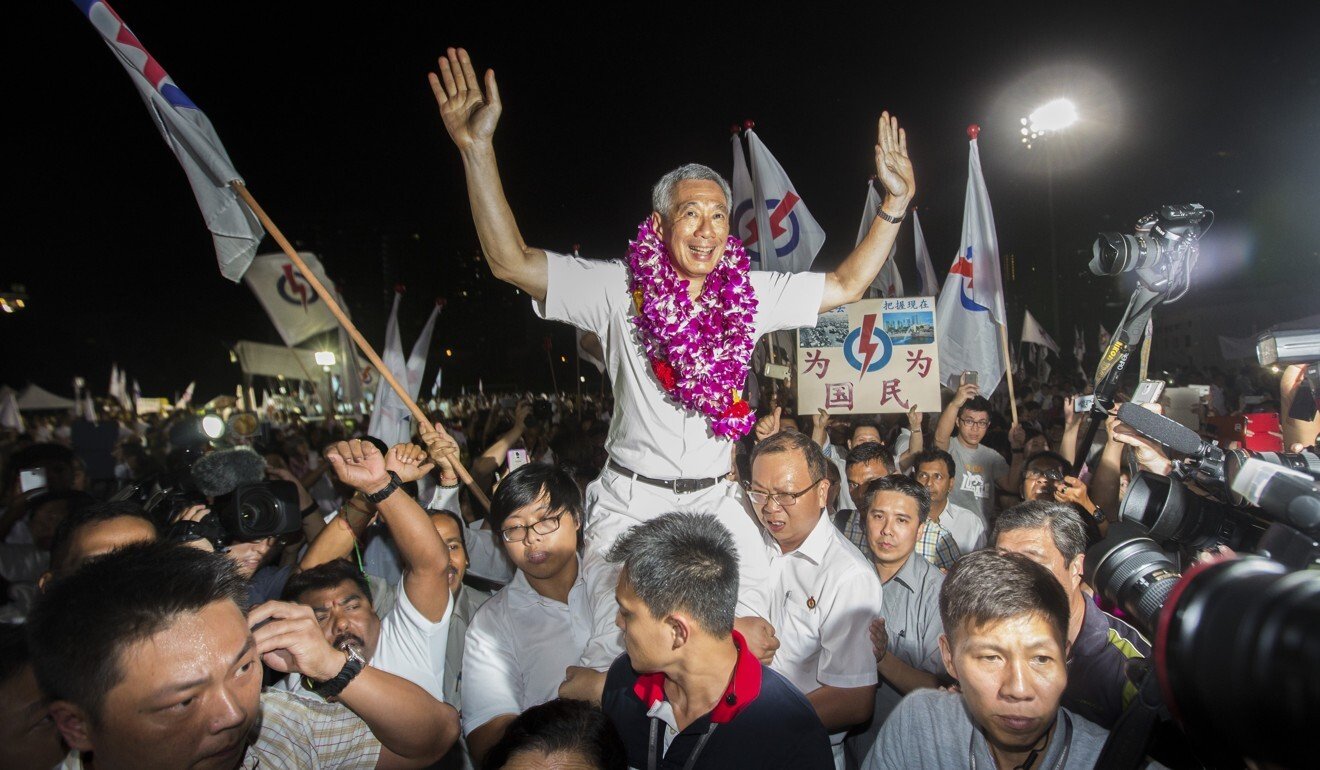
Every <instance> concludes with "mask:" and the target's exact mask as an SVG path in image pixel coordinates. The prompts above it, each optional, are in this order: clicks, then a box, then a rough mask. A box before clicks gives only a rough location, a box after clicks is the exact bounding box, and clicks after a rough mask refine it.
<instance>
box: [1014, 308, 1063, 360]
mask: <svg viewBox="0 0 1320 770" xmlns="http://www.w3.org/2000/svg"><path fill="white" fill-rule="evenodd" d="M1022 341H1023V342H1028V343H1031V344H1032V345H1040V346H1042V347H1046V348H1049V349H1050V350H1052V351H1054V355H1056V356H1057V355H1059V346H1058V344H1057V343H1055V341H1054V338H1053V337H1051V336H1050V335H1049V333H1048V332H1046V331H1045V329H1044V328H1043V327H1042V326H1041V325H1040V322H1039V321H1037V320H1036V316H1034V315H1032V314H1031V311H1030V310H1028V311H1026V314H1025V315H1024V316H1023V317H1022Z"/></svg>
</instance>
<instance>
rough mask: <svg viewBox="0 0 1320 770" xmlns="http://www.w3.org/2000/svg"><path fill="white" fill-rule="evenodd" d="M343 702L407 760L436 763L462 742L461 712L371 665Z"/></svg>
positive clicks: (345, 693)
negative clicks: (460, 730) (459, 735)
mask: <svg viewBox="0 0 1320 770" xmlns="http://www.w3.org/2000/svg"><path fill="white" fill-rule="evenodd" d="M339 700H340V701H342V702H343V704H344V705H345V706H348V708H349V709H351V710H352V711H353V713H354V714H357V715H358V716H359V717H362V721H363V722H366V723H367V727H369V728H371V733H372V735H375V736H376V740H378V741H380V744H381V745H382V746H384V747H385V748H386V749H389V750H390V751H392V752H394V753H395V754H398V755H399V756H401V757H405V758H407V759H419V760H422V764H425V763H427V762H434V761H435V760H437V759H439V758H440V757H442V756H444V754H445V752H447V751H449V748H450V747H451V746H453V745H454V741H456V740H458V712H457V711H455V710H454V707H453V706H448V705H446V704H444V703H441V702H440V701H438V700H436V699H435V698H433V697H431V695H430V694H429V693H427V692H426V690H423V689H422V688H421V687H418V686H417V685H416V684H413V683H412V682H410V681H408V680H407V679H403V678H401V677H398V676H395V675H394V674H387V673H385V672H384V671H381V670H380V669H378V668H373V667H371V666H367V667H366V668H364V669H362V672H361V673H359V674H358V675H357V676H356V677H354V678H353V681H351V682H349V683H348V686H347V687H345V688H344V691H343V692H342V693H340V695H339Z"/></svg>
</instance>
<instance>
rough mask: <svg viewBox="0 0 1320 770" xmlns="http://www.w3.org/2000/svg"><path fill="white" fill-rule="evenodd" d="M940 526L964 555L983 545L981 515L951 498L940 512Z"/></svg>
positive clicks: (983, 531)
mask: <svg viewBox="0 0 1320 770" xmlns="http://www.w3.org/2000/svg"><path fill="white" fill-rule="evenodd" d="M940 526H941V527H943V528H944V529H946V530H948V532H949V534H950V535H953V541H954V542H955V543H957V544H958V550H959V551H961V552H962V553H963V554H964V555H965V554H969V553H971V552H972V551H976V550H980V549H981V548H984V547H985V524H984V523H983V522H982V521H981V517H980V516H979V515H977V514H976V512H974V511H971V510H968V509H967V508H964V507H962V506H961V505H957V504H955V503H954V502H953V501H952V500H950V501H949V502H948V503H946V504H945V506H944V513H941V514H940Z"/></svg>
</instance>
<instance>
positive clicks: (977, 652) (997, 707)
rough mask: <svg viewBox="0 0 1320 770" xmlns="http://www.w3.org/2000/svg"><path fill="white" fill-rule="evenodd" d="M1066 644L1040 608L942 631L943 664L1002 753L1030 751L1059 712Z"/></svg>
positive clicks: (992, 742) (987, 734)
mask: <svg viewBox="0 0 1320 770" xmlns="http://www.w3.org/2000/svg"><path fill="white" fill-rule="evenodd" d="M1066 652H1067V650H1066V649H1065V647H1064V643H1063V640H1062V639H1061V638H1060V636H1059V632H1058V630H1057V629H1055V628H1054V627H1053V626H1051V625H1050V623H1049V622H1048V621H1047V620H1046V619H1045V618H1044V617H1042V616H1040V615H1038V614H1034V613H1033V614H1029V615H1019V616H1016V617H1012V618H1008V619H1005V620H991V621H988V622H985V623H980V624H973V623H972V622H970V621H968V622H965V623H963V627H962V628H959V629H956V630H954V631H953V633H952V634H946V635H942V636H940V653H941V654H942V655H943V657H944V666H945V668H946V669H948V671H949V673H950V674H951V675H953V677H954V678H956V679H957V680H958V684H959V686H960V687H961V689H962V695H963V701H964V702H965V703H966V704H967V710H968V711H969V712H971V715H972V719H973V720H974V721H975V722H976V724H978V725H980V726H981V727H982V728H983V729H984V730H985V736H986V740H988V741H989V742H990V745H991V746H992V747H994V748H996V749H997V750H998V751H999V752H1000V753H1009V754H1013V753H1021V752H1026V751H1030V750H1031V748H1032V747H1033V746H1034V745H1036V743H1037V742H1038V741H1039V740H1040V737H1041V736H1042V735H1043V734H1044V733H1045V731H1046V730H1048V729H1049V727H1050V724H1051V723H1052V722H1053V721H1054V719H1055V716H1056V715H1057V714H1058V712H1059V699H1060V697H1062V695H1063V690H1064V687H1066V686H1067V684H1068V670H1067V667H1066V665H1065V663H1064V661H1065V660H1067V656H1066Z"/></svg>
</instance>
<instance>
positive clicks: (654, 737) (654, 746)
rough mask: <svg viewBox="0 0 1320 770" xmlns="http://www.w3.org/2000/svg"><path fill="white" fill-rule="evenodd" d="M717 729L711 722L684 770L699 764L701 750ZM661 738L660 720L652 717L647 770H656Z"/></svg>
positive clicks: (685, 764) (689, 755)
mask: <svg viewBox="0 0 1320 770" xmlns="http://www.w3.org/2000/svg"><path fill="white" fill-rule="evenodd" d="M716 727H719V725H718V724H716V723H715V722H711V723H710V727H709V728H708V729H707V730H706V732H705V733H702V735H701V740H699V741H697V745H696V746H695V747H694V748H693V749H692V753H691V754H688V758H687V761H686V762H684V763H683V770H692V768H693V767H694V766H695V765H696V764H697V757H698V756H699V755H700V754H701V750H702V749H704V748H706V741H709V740H710V736H711V735H713V734H714V733H715V728H716ZM659 738H660V719H659V717H651V737H650V739H649V740H648V742H647V747H646V770H655V761H656V760H655V758H656V756H657V755H658V752H659V747H658V744H659Z"/></svg>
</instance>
